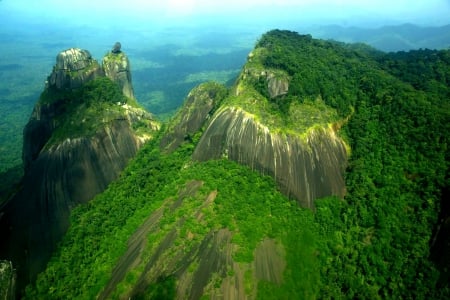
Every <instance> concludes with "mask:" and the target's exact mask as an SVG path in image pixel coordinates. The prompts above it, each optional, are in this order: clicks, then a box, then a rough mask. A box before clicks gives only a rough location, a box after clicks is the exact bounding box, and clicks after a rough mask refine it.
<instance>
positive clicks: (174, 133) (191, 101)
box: [160, 83, 226, 152]
mask: <svg viewBox="0 0 450 300" xmlns="http://www.w3.org/2000/svg"><path fill="white" fill-rule="evenodd" d="M225 95H226V88H225V87H224V86H222V85H220V84H218V83H204V84H201V85H199V86H197V87H196V88H194V89H193V90H192V91H191V92H190V93H189V95H188V96H187V99H186V101H185V103H184V105H183V107H182V108H181V109H180V110H179V111H178V113H177V115H176V116H175V122H173V124H174V125H171V126H170V127H169V128H168V130H167V134H166V135H165V136H164V137H163V138H162V140H161V145H160V146H161V149H165V150H167V151H168V152H172V151H173V150H175V149H176V148H177V147H178V146H180V145H181V144H182V143H183V142H184V141H185V140H190V139H192V136H193V135H194V134H195V133H197V132H198V131H199V130H200V128H201V127H202V126H203V125H204V123H205V121H206V120H207V119H208V118H209V117H210V114H211V112H212V111H213V109H214V107H215V106H216V105H217V104H218V103H219V102H220V101H221V100H222V99H223V98H224V97H225Z"/></svg>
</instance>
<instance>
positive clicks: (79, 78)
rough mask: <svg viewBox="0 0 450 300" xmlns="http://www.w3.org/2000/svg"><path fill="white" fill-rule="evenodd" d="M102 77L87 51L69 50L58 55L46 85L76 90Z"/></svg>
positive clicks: (100, 71)
mask: <svg viewBox="0 0 450 300" xmlns="http://www.w3.org/2000/svg"><path fill="white" fill-rule="evenodd" d="M102 75H103V70H102V69H101V67H100V65H99V64H98V62H97V61H96V60H95V59H93V58H92V55H91V53H90V52H89V51H87V50H82V49H79V48H70V49H67V50H65V51H62V52H60V53H59V54H58V56H57V57H56V65H55V66H54V67H53V71H52V73H51V74H50V76H49V77H48V78H47V82H46V84H47V87H56V88H57V89H76V88H79V87H80V86H82V85H83V84H84V83H85V82H87V81H90V80H92V79H94V78H95V77H97V76H102Z"/></svg>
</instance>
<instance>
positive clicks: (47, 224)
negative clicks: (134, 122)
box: [0, 120, 140, 280]
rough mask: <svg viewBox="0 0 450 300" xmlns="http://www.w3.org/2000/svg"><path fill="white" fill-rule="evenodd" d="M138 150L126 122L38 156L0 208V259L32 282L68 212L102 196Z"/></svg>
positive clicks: (63, 229) (66, 222)
mask: <svg viewBox="0 0 450 300" xmlns="http://www.w3.org/2000/svg"><path fill="white" fill-rule="evenodd" d="M139 146H140V143H139V141H138V140H137V139H136V137H135V136H134V134H133V132H132V131H131V130H130V124H129V123H128V122H127V121H126V120H118V121H116V122H114V123H112V124H111V125H109V126H107V127H104V128H101V129H99V130H98V132H97V134H95V135H94V136H93V137H89V138H85V137H82V138H76V139H73V140H71V139H67V140H65V141H64V142H63V143H61V144H57V145H54V146H52V147H50V149H48V150H46V151H44V152H42V153H40V155H39V156H38V157H37V158H36V160H35V161H33V163H32V165H31V166H30V167H29V169H28V171H27V172H26V175H25V178H24V181H23V189H22V190H21V191H20V192H19V193H18V194H17V195H16V196H15V197H14V199H12V200H11V201H10V202H9V203H8V205H7V206H6V207H5V208H4V210H3V211H2V212H3V214H4V215H3V218H2V220H1V226H0V231H1V236H2V243H4V245H5V246H7V248H6V249H5V248H3V247H1V248H2V249H1V254H2V256H5V255H6V257H8V258H10V259H11V260H13V261H14V262H15V264H17V265H18V273H19V277H20V278H21V279H23V278H24V277H25V276H26V277H25V278H29V279H31V280H34V278H35V277H36V275H37V274H38V273H39V272H40V271H42V270H43V269H44V267H45V265H46V263H47V261H48V259H49V258H50V255H51V253H52V251H53V250H54V248H55V246H56V243H57V242H58V241H59V240H60V239H61V237H62V235H63V234H64V233H65V232H66V230H67V228H68V227H69V214H70V210H71V209H72V208H73V207H75V206H76V205H77V204H80V203H85V202H87V201H89V200H90V199H92V198H93V197H94V196H95V195H96V194H98V193H100V192H102V191H103V190H104V189H105V188H106V187H107V185H108V184H109V183H110V182H111V181H113V180H114V179H116V178H117V177H118V175H119V174H120V172H121V170H122V169H123V168H124V167H125V166H126V164H127V162H128V160H129V159H130V158H132V157H133V156H134V155H135V154H136V151H137V150H138V148H139Z"/></svg>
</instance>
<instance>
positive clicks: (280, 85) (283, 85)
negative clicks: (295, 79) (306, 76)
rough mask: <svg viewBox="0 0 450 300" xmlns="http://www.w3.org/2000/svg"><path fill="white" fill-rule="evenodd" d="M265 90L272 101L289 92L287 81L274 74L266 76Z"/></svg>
mask: <svg viewBox="0 0 450 300" xmlns="http://www.w3.org/2000/svg"><path fill="white" fill-rule="evenodd" d="M267 89H268V90H269V96H270V98H272V99H273V98H276V97H278V96H283V95H286V94H287V93H288V90H289V81H288V80H287V79H286V78H279V77H277V76H276V75H275V74H273V73H269V75H268V76H267Z"/></svg>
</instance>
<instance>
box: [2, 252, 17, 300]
mask: <svg viewBox="0 0 450 300" xmlns="http://www.w3.org/2000/svg"><path fill="white" fill-rule="evenodd" d="M15 285H16V272H15V270H14V268H13V266H12V263H11V262H10V261H6V260H0V299H4V300H14V299H15Z"/></svg>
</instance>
